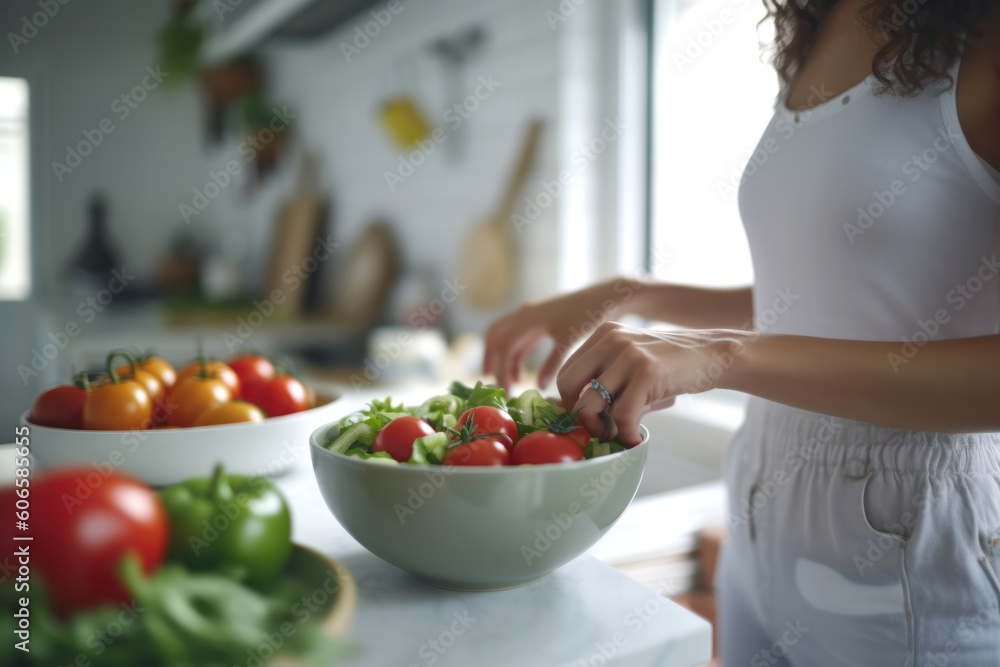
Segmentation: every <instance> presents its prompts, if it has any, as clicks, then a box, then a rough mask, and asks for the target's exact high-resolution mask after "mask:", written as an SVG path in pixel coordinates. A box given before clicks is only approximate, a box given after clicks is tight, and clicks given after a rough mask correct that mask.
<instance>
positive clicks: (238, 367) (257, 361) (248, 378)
mask: <svg viewBox="0 0 1000 667" xmlns="http://www.w3.org/2000/svg"><path fill="white" fill-rule="evenodd" d="M226 365H228V366H229V367H230V368H232V369H233V372H235V373H236V376H237V377H238V378H239V379H240V391H241V392H242V393H243V398H245V399H247V400H248V401H251V402H253V403H256V402H257V397H258V396H259V395H260V391H261V389H263V388H264V385H265V384H267V383H268V382H270V381H271V380H272V379H274V364H272V363H271V362H270V361H268V360H267V359H266V358H265V357H262V356H260V355H259V354H244V355H243V356H241V357H236V358H235V359H230V360H229V361H227V362H226Z"/></svg>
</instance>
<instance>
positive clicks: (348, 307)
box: [333, 221, 399, 329]
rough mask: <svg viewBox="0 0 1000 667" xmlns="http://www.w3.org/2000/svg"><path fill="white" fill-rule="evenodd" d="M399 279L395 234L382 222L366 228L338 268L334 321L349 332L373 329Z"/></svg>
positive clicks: (397, 248) (397, 247)
mask: <svg viewBox="0 0 1000 667" xmlns="http://www.w3.org/2000/svg"><path fill="white" fill-rule="evenodd" d="M398 276H399V246H398V244H397V243H396V235H395V233H394V232H393V230H392V228H391V227H390V226H389V225H388V224H387V223H385V222H382V221H376V222H373V223H371V224H369V225H368V227H367V229H365V231H363V232H362V233H361V237H360V238H359V239H358V241H357V242H356V243H355V244H354V247H353V248H351V250H350V252H348V253H346V254H345V255H344V261H343V263H342V264H341V265H340V271H339V272H338V274H337V282H336V286H335V288H334V292H335V296H334V303H333V312H334V317H335V318H336V319H337V320H338V321H339V322H342V323H343V324H345V325H346V326H347V327H348V328H349V329H367V328H368V327H370V326H372V325H374V324H375V323H376V322H377V320H378V318H379V316H380V315H381V314H382V311H383V310H384V307H385V304H386V301H387V300H388V298H389V293H390V291H391V290H392V286H393V285H394V284H395V282H396V279H397V277H398Z"/></svg>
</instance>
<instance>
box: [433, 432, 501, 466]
mask: <svg viewBox="0 0 1000 667" xmlns="http://www.w3.org/2000/svg"><path fill="white" fill-rule="evenodd" d="M441 463H443V464H444V465H453V466H506V465H510V451H508V449H507V438H476V439H475V440H470V441H469V442H463V443H462V444H460V445H458V446H456V447H452V448H451V449H449V450H448V453H447V454H445V455H444V459H442V461H441Z"/></svg>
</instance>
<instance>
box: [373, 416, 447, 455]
mask: <svg viewBox="0 0 1000 667" xmlns="http://www.w3.org/2000/svg"><path fill="white" fill-rule="evenodd" d="M432 433H434V427H433V426H431V425H430V424H428V423H427V422H425V421H424V420H423V419H420V418H419V417H396V418H395V419H393V420H392V421H391V422H389V423H388V424H386V425H385V426H383V427H382V430H381V431H379V432H378V434H377V435H376V436H375V442H374V443H373V444H372V451H373V452H389V456H391V457H392V458H394V459H396V460H397V461H399V462H400V463H406V462H407V461H409V460H410V457H411V456H412V455H413V441H414V440H416V439H417V438H422V437H424V436H425V435H431V434H432Z"/></svg>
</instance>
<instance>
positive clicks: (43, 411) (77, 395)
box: [28, 384, 88, 429]
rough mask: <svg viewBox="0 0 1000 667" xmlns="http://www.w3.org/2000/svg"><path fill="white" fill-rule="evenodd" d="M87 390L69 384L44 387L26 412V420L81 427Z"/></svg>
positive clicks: (52, 425)
mask: <svg viewBox="0 0 1000 667" xmlns="http://www.w3.org/2000/svg"><path fill="white" fill-rule="evenodd" d="M87 394H88V390H86V389H81V388H80V387H77V386H74V385H71V384H61V385H59V386H57V387H51V388H49V389H46V390H45V391H43V392H42V393H41V394H39V395H38V398H36V399H35V402H34V403H32V404H31V411H30V412H28V421H30V422H31V423H32V424H38V425H39V426H50V427H52V428H75V429H82V428H83V406H84V404H85V403H86V402H87Z"/></svg>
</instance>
